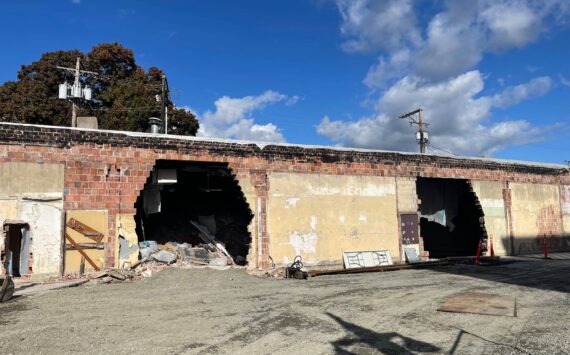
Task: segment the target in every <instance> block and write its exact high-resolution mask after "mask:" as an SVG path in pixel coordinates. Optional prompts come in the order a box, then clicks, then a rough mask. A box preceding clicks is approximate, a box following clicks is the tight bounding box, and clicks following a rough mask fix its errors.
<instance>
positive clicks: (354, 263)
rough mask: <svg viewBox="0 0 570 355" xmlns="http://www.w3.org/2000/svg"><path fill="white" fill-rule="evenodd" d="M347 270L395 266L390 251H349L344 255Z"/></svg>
mask: <svg viewBox="0 0 570 355" xmlns="http://www.w3.org/2000/svg"><path fill="white" fill-rule="evenodd" d="M342 258H343V260H344V268H345V269H356V268H362V267H373V266H385V265H393V263H392V257H390V252H389V251H388V250H371V251H347V252H344V253H342Z"/></svg>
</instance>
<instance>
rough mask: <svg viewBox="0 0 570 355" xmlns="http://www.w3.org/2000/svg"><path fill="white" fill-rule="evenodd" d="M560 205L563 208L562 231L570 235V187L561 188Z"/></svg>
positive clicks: (563, 186) (562, 186)
mask: <svg viewBox="0 0 570 355" xmlns="http://www.w3.org/2000/svg"><path fill="white" fill-rule="evenodd" d="M560 199H561V200H560V205H561V207H562V219H563V224H562V229H563V231H564V234H566V235H567V236H568V235H570V185H561V186H560Z"/></svg>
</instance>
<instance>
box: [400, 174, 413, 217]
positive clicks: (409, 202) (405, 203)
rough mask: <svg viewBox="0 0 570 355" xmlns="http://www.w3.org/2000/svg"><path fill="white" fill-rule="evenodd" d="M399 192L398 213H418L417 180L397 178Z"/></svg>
mask: <svg viewBox="0 0 570 355" xmlns="http://www.w3.org/2000/svg"><path fill="white" fill-rule="evenodd" d="M396 184H397V189H396V190H397V192H398V212H400V213H417V211H418V196H417V193H416V179H415V178H407V177H396Z"/></svg>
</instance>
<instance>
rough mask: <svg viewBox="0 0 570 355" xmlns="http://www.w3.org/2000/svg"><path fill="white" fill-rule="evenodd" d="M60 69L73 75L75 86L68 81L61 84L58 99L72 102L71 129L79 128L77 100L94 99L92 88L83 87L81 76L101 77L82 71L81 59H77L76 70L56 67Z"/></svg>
mask: <svg viewBox="0 0 570 355" xmlns="http://www.w3.org/2000/svg"><path fill="white" fill-rule="evenodd" d="M56 68H58V69H62V70H66V71H68V72H70V73H72V74H73V76H74V81H73V85H70V84H68V83H67V81H66V82H65V83H63V84H59V90H58V98H59V99H62V100H70V101H71V104H72V112H71V127H77V104H76V100H79V99H84V100H86V101H91V99H92V95H93V93H92V91H91V88H90V87H88V86H87V85H86V86H85V87H81V81H80V78H81V75H85V74H87V75H99V74H98V73H95V72H92V71H88V70H81V58H79V57H77V61H76V62H75V68H66V67H60V66H56Z"/></svg>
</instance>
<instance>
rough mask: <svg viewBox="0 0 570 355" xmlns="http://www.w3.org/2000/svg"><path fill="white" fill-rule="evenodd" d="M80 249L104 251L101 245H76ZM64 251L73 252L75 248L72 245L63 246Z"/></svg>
mask: <svg viewBox="0 0 570 355" xmlns="http://www.w3.org/2000/svg"><path fill="white" fill-rule="evenodd" d="M77 245H79V246H80V247H81V249H83V250H85V249H99V250H102V249H105V246H104V245H103V244H99V243H77ZM65 250H75V247H74V246H73V245H72V244H65Z"/></svg>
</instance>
